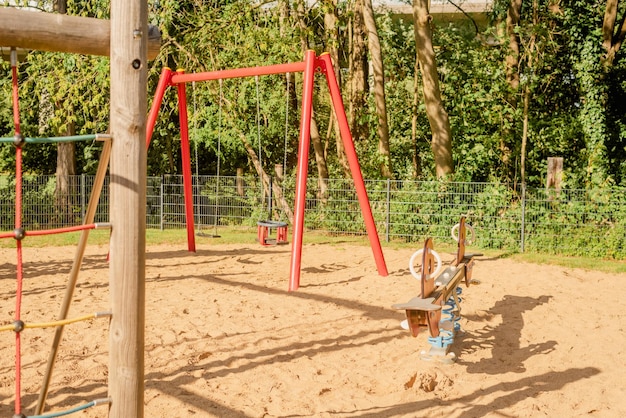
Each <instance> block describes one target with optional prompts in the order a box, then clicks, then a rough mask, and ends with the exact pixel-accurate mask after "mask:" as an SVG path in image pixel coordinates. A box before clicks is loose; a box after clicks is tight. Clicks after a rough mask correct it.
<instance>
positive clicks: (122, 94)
mask: <svg viewBox="0 0 626 418" xmlns="http://www.w3.org/2000/svg"><path fill="white" fill-rule="evenodd" d="M110 12H111V13H110V16H111V17H110V20H109V21H106V20H100V19H91V18H80V17H75V16H63V15H59V14H54V13H46V12H29V11H23V10H18V9H15V8H10V7H2V8H0V45H1V46H6V47H12V48H22V49H25V50H31V49H36V50H43V51H61V52H72V53H79V54H94V55H107V56H109V57H110V80H111V84H110V86H111V89H110V92H111V93H110V95H111V100H110V114H111V117H110V121H109V128H110V133H111V136H112V137H113V138H115V139H114V141H112V144H111V158H110V161H111V163H110V170H109V174H110V179H111V182H110V202H111V205H110V222H111V224H112V225H114V228H113V230H112V234H111V261H110V265H109V275H110V286H109V295H110V302H111V305H110V312H111V314H110V323H109V330H110V331H109V332H110V335H111V338H110V339H109V372H108V382H109V387H108V396H109V398H110V399H111V400H112V402H111V403H110V404H109V412H108V415H109V417H110V418H122V417H129V416H132V417H137V418H141V417H143V416H144V413H143V409H144V402H143V399H144V324H145V221H146V213H145V208H146V152H145V151H146V150H145V144H144V143H143V141H142V139H143V136H144V133H145V131H144V128H145V122H146V110H147V104H146V99H147V97H146V90H147V64H148V59H149V58H154V56H156V54H157V53H158V51H159V45H160V39H159V38H160V36H157V37H154V36H152V35H153V33H154V32H155V31H154V29H155V28H154V27H153V28H149V26H148V8H147V6H146V2H145V0H132V1H130V0H111V7H110ZM156 33H157V34H158V31H156ZM151 46H156V48H150V47H151ZM13 94H14V98H15V97H16V95H17V89H15V88H14V93H13ZM16 103H17V101H15V100H14V106H15V104H16ZM16 114H17V112H14V115H16ZM15 122H17V123H16V124H15V130H16V136H15V138H16V139H17V140H16V144H17V143H22V142H24V143H28V142H30V141H29V140H28V138H25V140H24V141H22V138H23V137H22V136H21V135H20V134H19V119H17V118H15ZM33 142H34V141H33ZM16 161H17V162H19V161H21V150H20V148H19V147H17V148H16ZM20 179H21V177H20ZM19 185H20V182H19V181H16V200H17V201H19V199H21V188H20V187H17V186H19ZM16 225H20V215H16ZM91 227H92V226H91V225H89V226H85V227H84V228H85V229H84V230H87V229H89V228H91ZM19 229H20V228H16V230H18V233H17V234H15V238H16V239H17V238H18V237H20V236H22V234H21V233H19ZM28 235H29V234H28V233H26V234H25V235H24V236H28ZM16 246H17V253H18V262H19V263H20V264H21V261H19V260H21V241H19V240H17V241H16ZM74 266H76V263H74ZM18 271H19V269H18ZM17 282H18V290H17V291H16V297H17V295H18V294H21V287H20V286H21V284H20V283H21V273H18V277H17ZM17 299H19V297H17ZM17 303H19V302H17ZM16 316H17V317H18V318H19V311H16ZM16 323H17V324H18V326H16V327H15V332H16V351H18V352H19V343H20V338H19V333H20V332H21V331H18V330H20V329H21V326H19V322H17V321H16ZM16 363H17V364H16V370H19V356H17V359H16ZM19 398H20V387H19V379H18V381H16V403H15V408H16V413H15V416H16V417H23V416H25V415H24V414H23V413H22V412H21V404H20V401H19V400H18V399H19ZM96 403H97V402H95V401H94V402H93V403H90V404H96ZM63 415H65V414H63ZM45 416H58V414H57V415H50V414H47V415H45Z"/></svg>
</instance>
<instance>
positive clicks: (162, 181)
mask: <svg viewBox="0 0 626 418" xmlns="http://www.w3.org/2000/svg"><path fill="white" fill-rule="evenodd" d="M164 182H165V177H164V176H163V175H162V174H161V185H160V186H159V227H160V228H161V231H163V183H164Z"/></svg>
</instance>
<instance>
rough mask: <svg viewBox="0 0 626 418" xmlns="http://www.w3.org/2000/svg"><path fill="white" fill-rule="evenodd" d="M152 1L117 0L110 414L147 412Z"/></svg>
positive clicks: (113, 417) (120, 417) (137, 417)
mask: <svg viewBox="0 0 626 418" xmlns="http://www.w3.org/2000/svg"><path fill="white" fill-rule="evenodd" d="M147 31H148V2H147V0H111V110H110V112H111V116H110V123H111V135H112V137H113V147H112V150H111V163H110V171H109V173H110V214H111V216H110V219H111V224H112V226H113V227H112V230H111V247H110V248H111V253H110V264H109V295H110V296H109V297H110V299H111V312H112V314H113V315H112V316H111V324H110V329H109V334H110V335H109V396H110V397H111V408H110V410H109V417H110V418H127V417H133V418H143V416H144V346H145V343H144V333H145V331H144V328H145V279H146V273H145V264H146V255H145V251H146V166H147V162H146V158H147V157H146V115H147V113H148V93H147V91H148V89H147V78H148V71H147V69H148V62H147V59H146V58H147V54H146V49H147V45H146V44H147V37H146V36H143V34H145V33H146V32H147Z"/></svg>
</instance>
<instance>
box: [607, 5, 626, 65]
mask: <svg viewBox="0 0 626 418" xmlns="http://www.w3.org/2000/svg"><path fill="white" fill-rule="evenodd" d="M618 3H619V2H618V0H607V2H606V9H605V11H604V20H603V22H602V38H603V41H602V46H603V47H604V50H605V51H606V55H605V56H604V57H603V58H602V62H603V64H604V66H605V67H610V66H612V65H613V62H614V60H615V54H617V51H619V49H620V47H621V46H622V43H623V42H624V37H626V26H625V25H624V23H625V20H626V15H624V16H622V18H621V20H620V23H619V25H618V28H619V32H618V33H615V23H616V22H617V9H618V7H617V6H618Z"/></svg>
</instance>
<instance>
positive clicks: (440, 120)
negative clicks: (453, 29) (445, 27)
mask: <svg viewBox="0 0 626 418" xmlns="http://www.w3.org/2000/svg"><path fill="white" fill-rule="evenodd" d="M428 4H429V2H428V0H413V21H414V31H415V45H416V49H417V59H418V61H419V66H420V69H421V74H422V83H423V93H424V102H425V105H426V113H427V115H428V121H429V123H430V129H431V133H432V141H431V149H432V151H433V155H434V157H435V173H436V175H437V177H444V176H446V175H448V174H451V173H452V172H453V171H454V163H453V161H452V132H451V130H450V120H449V119H448V113H447V112H446V110H445V109H444V107H443V102H442V100H441V91H440V90H439V77H438V73H437V63H436V59H435V51H434V48H433V44H432V32H431V28H430V24H431V20H432V17H431V16H430V14H429V10H428Z"/></svg>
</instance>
